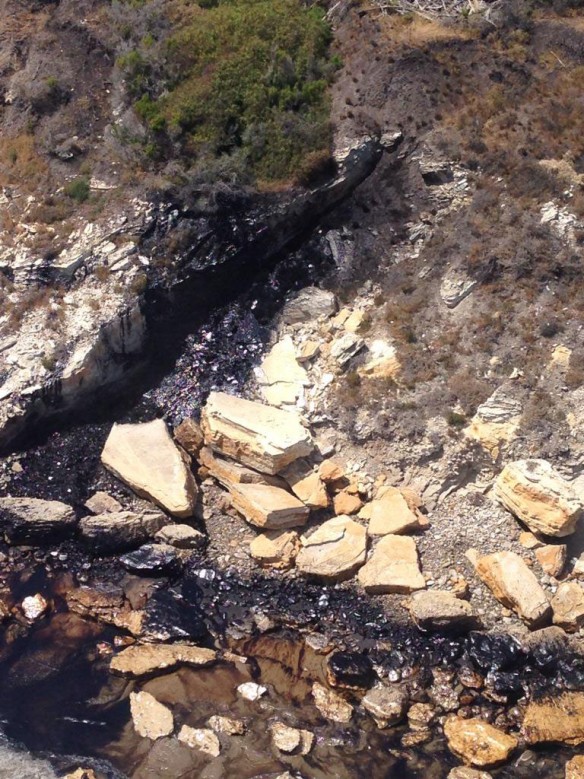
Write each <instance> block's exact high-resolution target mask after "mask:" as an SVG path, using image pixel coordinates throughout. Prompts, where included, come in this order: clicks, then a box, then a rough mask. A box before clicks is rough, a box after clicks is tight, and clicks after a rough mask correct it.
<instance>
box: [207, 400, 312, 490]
mask: <svg viewBox="0 0 584 779" xmlns="http://www.w3.org/2000/svg"><path fill="white" fill-rule="evenodd" d="M201 426H202V429H203V433H204V435H205V442H206V444H207V445H208V446H210V447H211V448H212V449H214V450H215V451H217V452H220V453H221V454H223V455H226V456H227V457H232V458H233V459H234V460H238V461H239V462H240V463H243V464H244V465H248V466H249V467H250V468H255V469H257V470H258V471H262V472H264V473H268V474H271V475H275V474H277V473H278V472H279V471H281V470H282V469H283V468H285V467H286V466H287V465H289V464H290V463H291V462H293V461H294V460H297V459H298V458H299V457H306V456H307V455H309V454H311V452H312V451H313V449H314V444H313V442H312V439H311V436H310V433H309V432H308V430H306V428H305V427H304V426H303V425H302V422H301V420H300V417H299V415H298V414H297V413H295V412H292V411H282V410H281V409H277V408H273V407H272V406H266V405H264V404H262V403H255V402H253V401H251V400H244V399H243V398H236V397H233V396H232V395H227V394H225V393H223V392H212V393H211V394H210V395H209V398H208V400H207V403H206V405H205V407H204V409H203V415H202V419H201Z"/></svg>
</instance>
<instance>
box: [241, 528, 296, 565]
mask: <svg viewBox="0 0 584 779" xmlns="http://www.w3.org/2000/svg"><path fill="white" fill-rule="evenodd" d="M299 549H300V537H299V535H298V533H297V532H295V531H294V530H282V531H280V530H272V531H268V532H267V533H260V534H259V535H258V536H256V537H255V538H254V540H253V541H252V542H251V544H250V545H249V551H250V554H251V556H252V557H253V558H254V559H255V560H257V561H258V562H259V563H260V565H265V566H268V567H272V568H291V567H292V566H293V565H294V560H295V559H296V555H297V554H298V551H299Z"/></svg>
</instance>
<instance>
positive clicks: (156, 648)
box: [110, 644, 217, 677]
mask: <svg viewBox="0 0 584 779" xmlns="http://www.w3.org/2000/svg"><path fill="white" fill-rule="evenodd" d="M216 660H217V652H216V651H215V650H214V649H206V648H204V647H199V646H187V645H185V644H145V645H144V646H141V645H133V646H129V647H128V648H127V649H124V650H122V651H121V652H120V653H119V654H117V655H115V656H114V657H113V658H112V660H111V662H110V670H111V671H113V673H117V674H121V675H122V676H134V677H138V676H147V675H149V674H152V673H155V672H156V671H172V670H174V669H175V668H177V667H178V666H181V665H188V666H190V667H192V668H204V667H206V666H209V665H212V664H213V663H214V662H215V661H216Z"/></svg>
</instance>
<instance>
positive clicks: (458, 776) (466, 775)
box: [447, 766, 491, 779]
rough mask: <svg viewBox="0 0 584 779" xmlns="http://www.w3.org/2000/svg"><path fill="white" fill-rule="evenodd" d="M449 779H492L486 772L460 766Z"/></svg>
mask: <svg viewBox="0 0 584 779" xmlns="http://www.w3.org/2000/svg"><path fill="white" fill-rule="evenodd" d="M447 779H491V774H488V773H487V772H486V771H477V770H476V769H474V768H466V767H464V766H460V767H459V768H453V769H452V771H451V772H450V773H449V774H448V777H447Z"/></svg>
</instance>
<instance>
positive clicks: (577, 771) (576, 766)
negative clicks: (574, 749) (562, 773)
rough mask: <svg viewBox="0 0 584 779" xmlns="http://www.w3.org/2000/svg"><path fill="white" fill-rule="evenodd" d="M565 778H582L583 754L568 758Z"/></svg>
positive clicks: (583, 771) (583, 778) (583, 776)
mask: <svg viewBox="0 0 584 779" xmlns="http://www.w3.org/2000/svg"><path fill="white" fill-rule="evenodd" d="M565 779H584V755H576V756H575V757H573V758H572V759H571V760H568V762H567V763H566V777H565Z"/></svg>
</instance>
